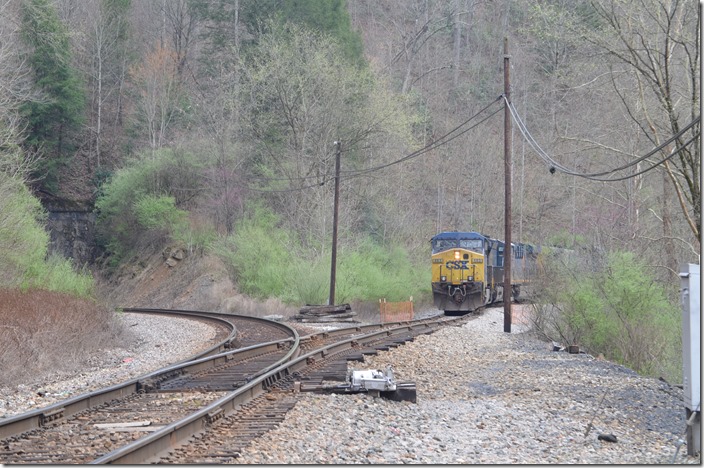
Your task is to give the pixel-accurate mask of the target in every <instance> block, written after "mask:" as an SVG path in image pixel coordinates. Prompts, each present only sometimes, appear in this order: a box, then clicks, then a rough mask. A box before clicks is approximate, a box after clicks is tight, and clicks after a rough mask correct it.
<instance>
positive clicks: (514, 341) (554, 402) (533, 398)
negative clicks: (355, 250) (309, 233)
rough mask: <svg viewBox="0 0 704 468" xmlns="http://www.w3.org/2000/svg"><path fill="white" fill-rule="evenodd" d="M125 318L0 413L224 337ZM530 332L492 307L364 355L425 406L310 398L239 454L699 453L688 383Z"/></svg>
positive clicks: (18, 391)
mask: <svg viewBox="0 0 704 468" xmlns="http://www.w3.org/2000/svg"><path fill="white" fill-rule="evenodd" d="M124 320H126V321H127V322H128V324H129V326H130V327H131V329H132V332H133V333H134V334H135V336H136V337H138V339H137V340H135V341H136V347H134V348H133V349H129V350H128V349H122V348H120V349H114V350H110V351H108V352H105V353H104V354H101V355H99V356H96V358H95V360H94V361H93V362H91V365H90V366H88V367H86V368H85V369H84V371H83V372H81V373H80V374H77V375H72V376H53V377H51V378H48V379H45V380H43V381H41V380H38V381H37V382H36V383H34V384H31V385H25V386H21V387H18V388H0V417H2V416H5V417H7V416H9V415H12V414H17V413H21V412H24V411H28V410H30V409H34V408H38V407H42V406H46V405H49V404H51V403H53V402H55V401H58V400H61V399H65V398H68V397H69V396H72V395H77V394H81V393H85V392H87V391H90V390H94V389H97V388H100V387H103V386H106V385H108V384H113V383H117V382H119V381H123V380H126V379H128V378H133V377H136V376H139V375H142V374H145V373H147V372H150V371H152V370H155V369H156V368H159V367H163V366H166V365H168V364H171V363H173V362H177V361H179V360H181V359H184V358H186V357H189V356H192V355H193V354H195V353H196V352H198V351H200V350H202V349H205V348H206V347H207V346H209V345H210V343H211V341H212V339H213V338H214V336H215V331H214V329H213V328H211V327H210V326H208V325H205V324H201V323H193V322H192V321H190V320H187V319H174V318H171V317H163V316H149V315H142V314H127V313H126V314H125V317H124ZM184 321H186V322H187V324H186V323H184ZM307 325H310V326H312V324H307ZM523 331H524V330H523V329H522V328H521V327H520V326H516V325H514V326H513V333H510V334H509V333H504V332H503V316H502V310H501V309H497V308H494V309H488V310H486V311H485V312H484V313H483V315H481V316H480V317H479V318H477V319H476V320H472V321H469V322H468V323H467V324H465V325H463V326H461V327H445V328H442V329H440V330H439V331H437V332H435V333H433V334H432V335H423V336H420V337H418V338H416V340H415V341H414V342H410V343H407V344H406V345H404V346H401V347H399V348H397V349H393V350H391V351H388V352H380V353H379V355H377V356H367V357H366V360H365V362H364V363H353V365H354V367H355V368H358V369H377V368H378V369H384V368H385V367H386V365H387V364H390V365H392V367H393V369H394V373H395V376H396V378H397V379H398V380H411V381H414V382H415V383H416V385H417V403H409V402H394V401H390V400H386V399H383V398H373V397H371V396H369V395H365V394H356V395H333V394H329V395H328V394H315V393H308V394H304V395H302V400H301V401H300V402H299V403H298V404H297V405H296V406H295V408H294V409H293V410H291V411H290V412H289V413H288V415H287V416H286V419H285V420H284V421H283V422H282V423H281V424H280V425H279V426H278V427H277V428H276V429H274V430H271V431H269V432H268V433H266V434H265V435H264V436H262V437H261V438H259V439H258V440H256V441H255V442H253V443H252V444H251V445H250V446H249V447H248V448H247V449H246V450H245V451H244V452H243V453H242V455H241V456H240V457H239V458H238V459H236V462H237V463H243V464H289V463H293V464H323V463H324V464H332V463H336V464H337V463H365V464H366V463H372V464H401V463H416V464H418V463H421V464H441V463H442V464H444V463H459V464H475V463H492V464H495V463H500V464H507V463H579V464H612V463H628V464H651V463H665V464H671V463H673V462H674V463H696V464H698V463H700V458H699V457H696V458H693V457H687V456H686V452H687V450H686V446H682V447H681V448H680V449H679V452H678V454H677V457H676V459H675V458H673V457H674V456H675V453H676V451H677V444H678V443H680V442H679V441H680V440H682V439H684V430H685V421H684V407H683V403H682V391H681V390H680V389H678V388H674V387H671V386H670V385H668V384H666V383H664V382H662V381H659V380H657V379H652V378H644V377H640V376H638V375H636V374H635V373H634V372H633V371H631V370H629V369H626V368H624V367H622V366H618V365H615V364H613V363H610V362H608V361H604V360H598V359H595V358H593V357H591V356H589V355H585V354H568V353H565V352H553V351H552V350H551V348H552V346H551V344H549V343H544V342H541V341H539V340H537V339H535V338H534V337H533V336H532V335H531V334H530V333H523ZM155 339H156V340H157V341H153V340H155ZM38 392H41V393H43V394H44V395H43V396H41V397H40V396H38ZM602 399H603V401H602ZM590 423H591V425H590ZM599 435H604V436H606V435H613V436H615V437H616V440H617V441H616V442H608V441H602V440H599V438H598V437H599Z"/></svg>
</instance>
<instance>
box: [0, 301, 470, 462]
mask: <svg viewBox="0 0 704 468" xmlns="http://www.w3.org/2000/svg"><path fill="white" fill-rule="evenodd" d="M125 310H126V311H130V312H133V311H134V312H143V313H172V314H173V313H176V311H160V310H155V309H138V310H135V309H125ZM188 313H189V314H193V315H194V316H198V317H199V318H200V319H203V318H204V317H206V316H212V317H215V316H218V317H219V316H221V315H222V314H209V313H201V312H197V311H188ZM228 317H229V319H228V320H234V321H236V322H237V323H235V325H234V326H235V328H236V330H237V336H236V337H232V336H229V337H228V338H227V339H226V340H224V341H226V342H227V343H221V344H220V346H227V348H225V349H227V350H226V351H222V352H215V353H214V354H210V355H206V356H202V357H199V358H197V359H193V360H189V361H185V362H181V363H179V364H176V365H173V366H170V367H168V368H166V369H162V370H160V371H157V372H154V373H151V374H147V375H145V376H142V377H139V378H137V379H133V380H132V381H130V382H128V383H126V384H123V385H118V386H113V387H110V388H108V389H104V390H101V391H98V392H92V393H91V394H86V395H81V396H80V397H75V398H73V399H70V400H67V401H65V402H61V403H58V404H55V405H52V406H50V407H47V408H43V409H41V410H36V411H34V412H30V413H27V414H25V415H19V416H17V417H15V418H10V419H9V420H7V421H4V422H2V423H0V462H2V463H51V464H67V463H134V464H138V463H145V462H154V461H163V462H167V463H202V462H204V460H210V462H213V461H215V462H217V461H218V460H219V461H220V462H222V461H225V460H226V459H227V457H236V456H237V453H239V450H240V449H241V448H242V447H244V446H245V445H246V444H247V443H248V442H249V441H251V440H252V439H253V438H255V437H257V436H258V435H260V434H262V433H264V432H266V431H267V430H269V429H270V428H271V427H274V426H275V425H277V424H278V423H279V422H280V421H281V420H282V419H283V417H284V416H285V414H286V412H287V411H288V409H290V408H291V407H293V405H295V402H296V400H297V398H298V397H299V396H300V394H297V393H296V392H294V391H293V389H294V384H295V382H300V381H302V380H303V381H306V382H307V383H315V382H321V381H323V380H334V379H337V380H344V378H345V375H346V362H347V360H350V359H361V358H362V356H364V354H373V353H375V352H377V350H378V349H388V346H398V345H400V344H401V343H403V342H405V341H408V340H412V339H413V337H415V336H417V335H418V334H422V333H432V331H434V330H435V329H437V328H438V327H440V326H442V325H443V324H444V322H447V323H455V322H462V321H464V320H466V318H464V317H460V318H455V319H448V318H439V319H436V320H425V321H418V322H403V323H392V324H384V325H383V326H382V325H368V326H361V327H351V328H349V329H341V330H334V331H332V332H323V333H319V334H314V335H309V336H306V337H304V338H302V339H301V338H300V337H299V336H298V334H297V332H296V331H295V330H293V329H291V328H290V327H288V326H286V325H283V324H280V323H276V322H270V321H261V319H256V318H253V317H242V316H228ZM255 324H257V325H255ZM286 330H288V332H287V331H286ZM272 337H273V338H274V339H273V340H270V341H267V342H266V343H264V344H261V342H260V343H259V344H252V342H253V341H257V340H261V339H268V338H272ZM235 344H236V345H238V346H240V347H239V348H237V349H231V347H232V346H233V345H235ZM243 345H245V346H243ZM217 349H219V348H217ZM215 350H216V348H215V347H214V349H213V350H211V352H214V351H215ZM32 413H37V414H32ZM233 425H235V426H237V430H236V431H235V432H232V431H231V430H229V429H231V426H233ZM233 441H236V442H233ZM182 446H183V447H184V448H179V447H182ZM162 457H166V458H162Z"/></svg>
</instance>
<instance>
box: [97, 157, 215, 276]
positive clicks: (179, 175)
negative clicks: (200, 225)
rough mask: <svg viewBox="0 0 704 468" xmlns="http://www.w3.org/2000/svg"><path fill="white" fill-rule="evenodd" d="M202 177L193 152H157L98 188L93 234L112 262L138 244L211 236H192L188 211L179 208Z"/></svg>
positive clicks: (199, 185)
mask: <svg viewBox="0 0 704 468" xmlns="http://www.w3.org/2000/svg"><path fill="white" fill-rule="evenodd" d="M201 173H202V166H201V163H200V162H199V161H198V159H197V158H196V157H195V155H193V154H192V153H189V152H186V151H180V150H171V149H162V150H160V151H155V152H148V153H145V154H143V155H140V156H139V157H138V158H135V159H134V160H133V161H131V163H130V164H128V165H126V166H125V167H124V168H122V169H120V170H119V171H117V172H116V173H115V174H113V176H112V177H111V178H110V180H109V181H108V182H106V183H105V184H103V186H102V187H101V194H100V196H99V197H98V200H97V201H96V208H97V210H98V236H99V241H100V242H101V244H102V245H103V246H104V247H105V248H106V249H107V251H108V253H109V254H111V255H112V260H113V264H116V263H117V262H119V261H120V260H121V259H122V258H123V257H124V256H126V255H127V254H128V253H129V252H131V251H132V250H133V249H134V248H135V247H136V246H137V244H138V243H139V242H140V241H141V242H156V243H159V242H163V241H164V240H165V239H172V240H183V241H185V242H207V239H210V238H211V236H210V235H208V234H207V233H206V232H202V231H197V230H196V231H194V232H191V230H190V227H189V224H188V222H187V216H188V213H187V212H186V211H185V210H184V209H182V208H181V207H187V206H188V203H189V202H190V201H191V200H192V199H193V198H195V197H196V196H197V194H198V193H199V192H200V191H201V190H202V176H201Z"/></svg>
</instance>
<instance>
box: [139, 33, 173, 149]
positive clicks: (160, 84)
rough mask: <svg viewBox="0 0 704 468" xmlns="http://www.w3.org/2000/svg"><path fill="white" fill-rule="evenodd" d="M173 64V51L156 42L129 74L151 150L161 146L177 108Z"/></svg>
mask: <svg viewBox="0 0 704 468" xmlns="http://www.w3.org/2000/svg"><path fill="white" fill-rule="evenodd" d="M177 66H178V58H177V56H176V53H175V52H174V51H173V50H172V49H170V48H169V47H162V46H161V45H156V46H155V47H154V49H153V50H152V51H151V52H149V53H148V54H147V56H146V57H145V58H144V61H143V62H142V63H140V64H137V65H136V66H134V67H133V68H132V70H131V73H130V75H131V77H132V79H133V81H134V83H135V86H136V87H137V90H138V92H139V97H138V102H139V111H140V114H139V115H140V117H141V118H143V119H144V121H145V123H146V126H147V133H148V138H149V146H150V147H151V149H152V150H156V149H159V148H161V147H162V146H163V145H164V143H165V138H166V132H167V130H168V128H169V125H170V124H171V121H172V119H173V117H174V115H175V114H176V113H177V112H178V111H179V109H180V108H179V99H180V89H179V81H178V76H177Z"/></svg>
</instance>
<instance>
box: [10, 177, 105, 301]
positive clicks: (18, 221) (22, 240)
mask: <svg viewBox="0 0 704 468" xmlns="http://www.w3.org/2000/svg"><path fill="white" fill-rule="evenodd" d="M0 206H1V209H0V251H1V252H3V255H0V287H18V286H21V287H23V288H40V289H45V290H50V291H57V292H66V293H70V294H72V295H75V296H79V297H89V296H91V295H92V293H93V277H92V276H91V275H90V273H88V272H76V271H75V270H74V269H73V266H72V262H71V261H70V260H68V259H65V258H63V257H61V256H59V255H52V256H50V257H49V258H48V259H47V252H48V247H49V235H48V234H47V232H46V231H45V230H44V227H43V223H44V221H45V220H46V214H45V212H44V210H43V209H42V207H41V204H40V203H39V200H37V199H36V198H35V197H34V196H32V194H31V193H30V192H29V190H28V189H27V187H26V186H25V185H24V184H23V183H22V181H21V180H19V179H15V178H11V177H8V176H7V175H5V174H4V173H1V172H0Z"/></svg>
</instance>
